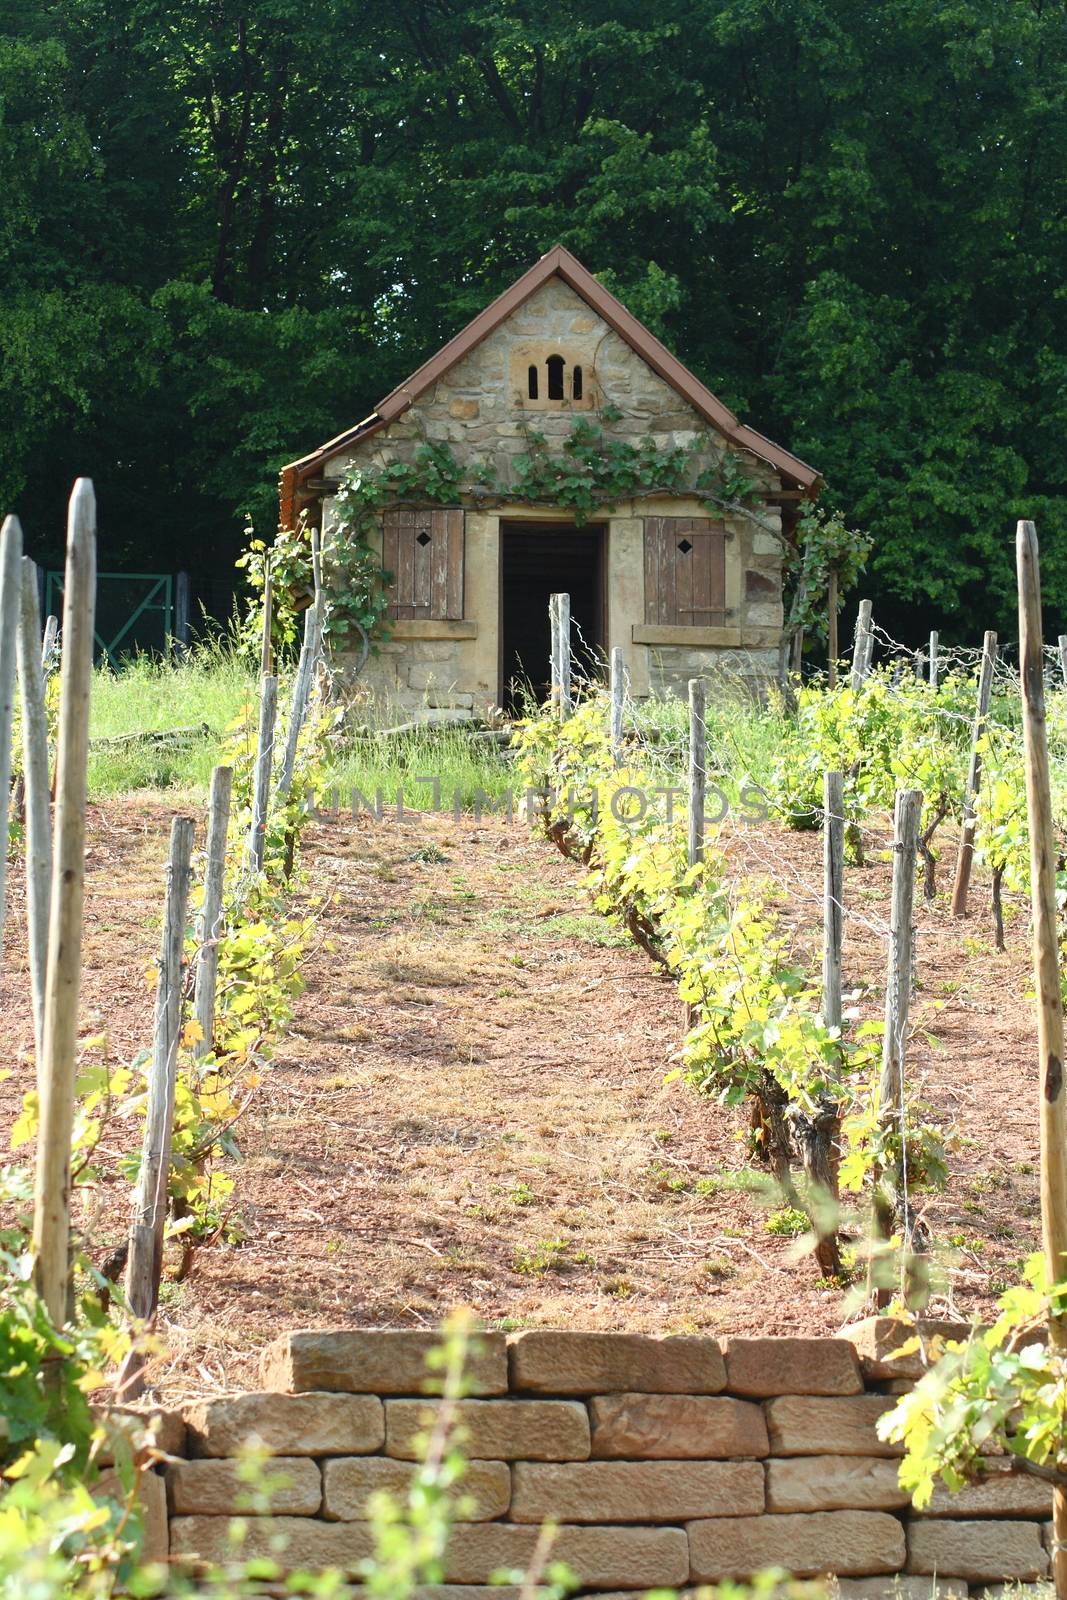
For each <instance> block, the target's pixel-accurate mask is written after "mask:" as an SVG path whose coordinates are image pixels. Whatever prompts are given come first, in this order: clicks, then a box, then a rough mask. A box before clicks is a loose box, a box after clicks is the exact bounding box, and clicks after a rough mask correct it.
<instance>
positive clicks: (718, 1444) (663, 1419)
mask: <svg viewBox="0 0 1067 1600" xmlns="http://www.w3.org/2000/svg"><path fill="white" fill-rule="evenodd" d="M589 1411H590V1416H591V1418H592V1423H593V1441H592V1453H593V1455H594V1456H599V1457H604V1456H639V1457H643V1458H645V1459H649V1458H653V1459H657V1458H658V1459H669V1458H674V1459H676V1460H677V1459H684V1458H687V1457H688V1458H691V1459H693V1460H696V1461H700V1460H708V1459H709V1458H716V1457H718V1458H722V1457H728V1456H733V1457H737V1456H751V1457H760V1456H765V1455H767V1453H768V1448H769V1446H768V1441H767V1424H766V1422H765V1420H764V1416H763V1408H762V1406H757V1405H752V1404H751V1403H750V1402H749V1401H747V1400H730V1399H727V1398H725V1397H721V1398H720V1397H718V1396H714V1397H712V1396H708V1395H673V1394H664V1395H659V1394H612V1395H598V1396H597V1397H596V1398H595V1399H594V1400H592V1401H591V1402H590V1405H589Z"/></svg>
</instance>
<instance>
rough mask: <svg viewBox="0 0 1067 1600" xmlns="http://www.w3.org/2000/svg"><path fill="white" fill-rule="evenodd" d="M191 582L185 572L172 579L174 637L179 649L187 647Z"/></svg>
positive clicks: (190, 607)
mask: <svg viewBox="0 0 1067 1600" xmlns="http://www.w3.org/2000/svg"><path fill="white" fill-rule="evenodd" d="M191 602H192V584H191V580H190V578H189V574H188V573H187V572H179V573H178V575H177V577H176V578H175V580H174V638H175V640H176V642H177V644H178V646H179V647H180V649H181V650H183V651H184V650H187V649H188V648H189V613H190V611H191V609H192V605H191Z"/></svg>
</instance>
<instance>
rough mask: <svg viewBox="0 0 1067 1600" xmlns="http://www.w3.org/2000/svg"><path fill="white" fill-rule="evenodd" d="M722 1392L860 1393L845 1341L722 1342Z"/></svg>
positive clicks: (855, 1365) (851, 1354) (852, 1354)
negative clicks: (723, 1368) (723, 1361)
mask: <svg viewBox="0 0 1067 1600" xmlns="http://www.w3.org/2000/svg"><path fill="white" fill-rule="evenodd" d="M724 1344H725V1346H726V1387H727V1388H728V1389H729V1390H731V1392H733V1393H734V1394H747V1395H761V1396H763V1395H766V1396H770V1395H778V1394H862V1392H863V1379H862V1378H861V1377H860V1368H859V1362H858V1360H857V1359H856V1352H855V1350H854V1349H853V1348H852V1346H851V1345H850V1344H849V1342H848V1340H847V1339H726V1340H725V1341H724Z"/></svg>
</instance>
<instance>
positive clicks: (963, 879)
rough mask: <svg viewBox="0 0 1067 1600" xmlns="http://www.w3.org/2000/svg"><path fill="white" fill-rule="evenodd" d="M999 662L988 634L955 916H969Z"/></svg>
mask: <svg viewBox="0 0 1067 1600" xmlns="http://www.w3.org/2000/svg"><path fill="white" fill-rule="evenodd" d="M996 659H997V636H996V634H995V633H987V634H986V636H985V639H984V641H983V644H982V665H981V669H980V671H979V673H978V699H977V703H976V705H975V710H974V726H973V727H972V729H971V760H970V765H969V767H968V769H967V784H966V787H965V789H964V791H963V824H962V833H961V836H960V850H959V855H958V856H957V857H956V882H955V885H954V886H953V890H952V915H953V916H954V917H965V916H966V915H967V891H968V888H969V886H970V882H971V866H972V863H973V861H974V831H975V824H976V818H975V801H976V800H977V798H978V789H979V785H980V784H981V781H982V753H981V750H980V749H979V745H980V744H981V741H982V738H983V737H984V735H985V725H986V718H987V716H988V715H989V700H990V696H991V694H992V692H993V668H994V666H995V664H996Z"/></svg>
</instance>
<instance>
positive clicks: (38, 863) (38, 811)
mask: <svg viewBox="0 0 1067 1600" xmlns="http://www.w3.org/2000/svg"><path fill="white" fill-rule="evenodd" d="M16 654H17V657H18V676H19V691H20V694H21V697H22V769H23V773H24V774H25V778H26V921H27V924H28V931H29V954H30V981H31V986H32V989H33V1033H34V1043H35V1047H36V1049H35V1058H36V1062H37V1072H38V1075H39V1074H40V1071H41V1055H42V1051H43V1046H44V975H45V964H46V962H47V960H48V886H49V881H50V879H51V876H52V812H51V798H52V797H51V785H50V782H49V772H48V712H47V710H46V707H45V700H44V668H43V666H42V662H41V615H40V612H39V611H38V609H37V572H36V568H35V567H34V564H33V562H32V561H31V560H30V558H29V556H23V558H22V593H21V596H20V605H19V627H18V646H17V651H16Z"/></svg>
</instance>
